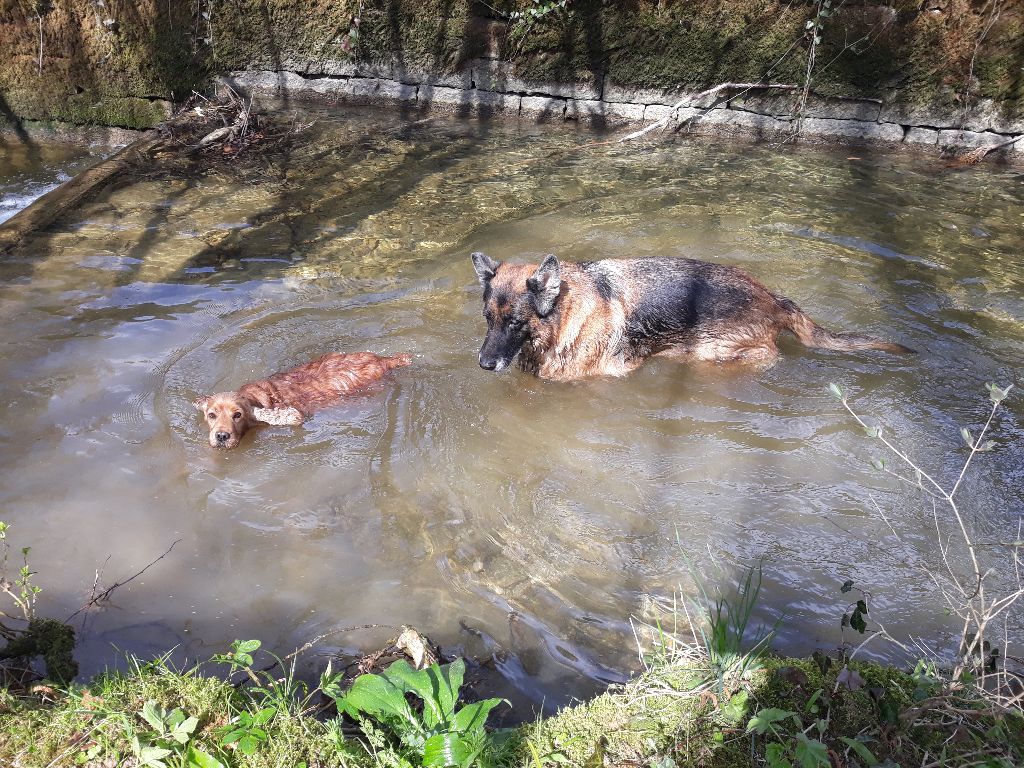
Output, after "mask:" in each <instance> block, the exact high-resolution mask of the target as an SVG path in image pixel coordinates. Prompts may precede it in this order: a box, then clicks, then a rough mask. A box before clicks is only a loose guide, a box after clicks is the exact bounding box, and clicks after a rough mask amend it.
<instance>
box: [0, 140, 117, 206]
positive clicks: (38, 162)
mask: <svg viewBox="0 0 1024 768" xmlns="http://www.w3.org/2000/svg"><path fill="white" fill-rule="evenodd" d="M110 149H111V148H110V147H107V146H100V145H94V146H87V145H84V144H70V143H60V142H53V141H43V142H36V141H33V142H30V143H25V142H23V141H21V140H20V139H19V138H18V137H17V136H15V135H14V134H0V223H3V222H5V221H7V219H9V218H11V217H12V216H13V215H14V214H16V213H17V212H18V211H20V210H22V209H23V208H25V207H27V206H28V205H29V204H30V203H31V202H32V201H33V200H35V199H36V198H38V197H41V196H42V195H45V194H46V193H47V192H49V191H50V190H51V189H56V188H57V186H59V185H60V184H62V183H63V182H65V181H67V180H68V179H70V178H71V177H72V176H74V175H75V174H76V173H78V172H80V171H82V170H84V169H85V168H87V167H88V166H89V165H91V164H92V163H94V162H96V160H98V159H100V158H101V157H103V156H104V155H106V154H109V153H110Z"/></svg>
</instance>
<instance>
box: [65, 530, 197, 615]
mask: <svg viewBox="0 0 1024 768" xmlns="http://www.w3.org/2000/svg"><path fill="white" fill-rule="evenodd" d="M180 541H181V539H175V540H174V541H172V542H171V546H169V547H168V548H167V550H166V551H165V552H164V553H163V554H162V555H160V557H158V558H157V559H156V560H152V561H150V563H149V564H148V565H147V566H146V567H145V568H143V569H142V570H141V571H138V572H137V573H135V574H134V575H132V576H129V577H128V578H127V579H125V580H124V581H115V582H114V583H113V584H111V585H110V586H109V587H107V588H106V589H105V590H103V591H102V592H100V593H99V594H96V585H95V584H94V585H93V596H92V597H90V598H89V600H88V601H86V603H85V605H83V606H82V607H81V608H79V609H78V610H77V611H75V612H74V613H72V614H71V615H70V616H68V617H67V619H65V620H64V623H65V624H70V623H71V620H72V619H74V618H75V616H77V615H78V614H80V613H82V612H83V611H87V610H89V609H90V608H92V607H93V606H94V605H96V604H97V603H101V602H103V601H104V600H106V599H107V598H109V597H110V595H111V593H112V592H113V591H114V590H115V589H117V588H118V587H123V586H124V585H125V584H127V583H128V582H129V581H134V580H135V579H137V578H139V576H141V575H142V574H144V573H145V572H146V571H148V570H149V569H150V568H152V567H153V566H154V565H156V564H157V563H159V562H160V561H161V560H163V559H164V558H165V557H167V556H168V555H169V554H171V550H172V549H174V545H175V544H177V543H178V542H180Z"/></svg>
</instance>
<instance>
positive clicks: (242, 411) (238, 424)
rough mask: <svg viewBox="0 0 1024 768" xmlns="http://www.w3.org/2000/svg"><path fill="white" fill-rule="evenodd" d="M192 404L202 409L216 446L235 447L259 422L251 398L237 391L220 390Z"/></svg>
mask: <svg viewBox="0 0 1024 768" xmlns="http://www.w3.org/2000/svg"><path fill="white" fill-rule="evenodd" d="M192 405H194V406H195V407H196V408H197V409H198V410H200V411H202V413H203V418H204V419H205V420H206V425H207V426H208V427H209V428H210V445H212V446H213V447H214V448H234V447H235V446H236V445H238V441H239V440H241V439H242V435H244V434H245V433H246V432H247V431H248V430H249V428H250V427H253V426H255V425H256V424H257V419H256V416H255V415H254V414H253V405H252V403H251V402H250V401H249V398H247V397H243V396H242V395H240V394H238V393H237V392H218V393H217V394H215V395H210V396H209V397H201V398H199V399H198V400H196V401H195V402H194V403H192Z"/></svg>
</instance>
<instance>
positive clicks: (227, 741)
mask: <svg viewBox="0 0 1024 768" xmlns="http://www.w3.org/2000/svg"><path fill="white" fill-rule="evenodd" d="M276 714H277V707H264V708H263V709H261V710H260V711H259V712H256V713H252V712H239V713H238V715H237V716H236V717H235V718H234V719H233V720H232V721H231V722H230V723H228V724H227V725H225V726H224V727H223V728H221V729H220V733H221V734H222V738H221V741H220V743H221V744H222V745H223V746H229V745H231V744H234V745H235V746H236V747H237V749H238V751H239V752H241V753H242V754H243V755H251V754H252V753H253V752H255V751H256V749H257V748H258V747H259V746H260V744H263V743H265V742H266V741H267V740H268V736H267V732H266V730H265V729H264V726H266V724H267V723H269V722H270V721H271V720H273V719H274V716H275V715H276Z"/></svg>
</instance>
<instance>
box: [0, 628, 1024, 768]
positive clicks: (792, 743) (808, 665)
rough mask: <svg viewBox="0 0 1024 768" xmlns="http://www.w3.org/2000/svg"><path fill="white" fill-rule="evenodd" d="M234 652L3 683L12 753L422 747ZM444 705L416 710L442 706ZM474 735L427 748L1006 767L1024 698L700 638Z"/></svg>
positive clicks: (353, 754) (529, 755) (38, 767)
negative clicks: (983, 694) (1008, 700)
mask: <svg viewBox="0 0 1024 768" xmlns="http://www.w3.org/2000/svg"><path fill="white" fill-rule="evenodd" d="M246 647H249V648H250V650H251V644H250V645H249V646H245V645H241V646H240V645H238V644H236V648H235V651H236V652H237V651H238V650H239V648H241V649H242V653H243V655H244V653H245V650H244V649H245V648H246ZM233 658H234V659H235V661H237V656H232V654H228V655H226V656H221V657H219V658H217V657H215V659H214V660H213V661H211V662H210V663H207V664H205V665H201V666H199V667H195V668H192V669H189V670H185V671H175V670H173V669H171V668H170V667H169V666H168V665H167V664H166V663H165V662H164V661H161V660H156V661H154V662H149V663H142V662H135V663H134V664H133V667H132V671H130V672H127V673H123V674H122V673H111V674H107V675H102V676H100V677H98V678H96V679H95V680H93V681H92V682H91V683H89V684H87V685H75V686H71V687H69V688H66V689H62V688H58V687H56V686H53V685H50V684H37V685H34V686H32V687H31V688H30V689H29V690H28V691H26V692H24V693H21V694H15V693H12V692H11V691H9V690H4V691H0V759H2V760H3V762H4V764H5V765H10V766H12V767H13V768H61V766H73V765H86V766H89V767H90V768H101V767H105V766H112V765H132V766H151V767H152V768H161V766H175V765H180V766H186V765H187V766H195V767H196V768H217V766H218V765H220V766H230V767H231V768H270V767H271V766H307V768H317V767H319V766H335V765H343V766H352V767H353V768H364V767H365V768H376V767H377V766H402V765H418V764H420V762H419V761H418V760H416V759H415V755H416V749H417V747H416V744H415V743H414V742H413V741H412V740H410V739H409V738H404V739H403V737H402V734H403V732H404V731H403V727H404V726H403V724H402V722H400V721H396V720H395V719H394V718H390V717H386V716H385V715H384V714H381V713H380V712H378V713H377V714H376V716H370V715H367V714H366V713H365V712H364V713H363V714H362V715H360V716H359V717H355V718H353V717H343V716H341V715H339V714H338V708H339V707H341V708H346V704H345V703H344V702H345V699H344V698H343V697H342V694H341V692H340V691H339V690H338V688H337V686H336V685H335V684H334V683H332V677H331V670H330V668H329V667H328V669H327V670H326V671H325V675H324V677H322V678H321V685H320V687H315V688H313V690H310V688H308V687H306V686H305V684H303V683H302V682H300V681H298V680H297V679H295V678H294V677H293V674H294V667H289V665H288V663H281V664H280V665H279V666H275V665H274V664H273V662H272V664H271V667H270V668H269V670H270V671H265V672H264V671H261V669H267V668H264V667H263V663H264V662H265V661H267V660H269V657H259V655H258V654H257V660H253V659H252V658H251V657H250V658H249V659H248V662H247V663H246V662H245V660H243V662H242V663H241V665H240V666H241V667H242V669H241V671H240V672H236V674H235V676H234V677H233V678H230V681H229V680H225V679H224V674H225V673H226V672H227V669H228V668H229V667H227V666H225V664H229V663H230V662H231V660H232V659H233ZM216 662H221V663H220V664H218V663H216ZM401 663H403V664H404V662H401ZM238 666H239V665H237V664H236V665H235V666H234V667H231V668H232V669H237V668H238ZM437 679H445V680H447V679H449V677H447V676H444V675H442V676H441V677H439V678H437ZM377 680H380V678H379V677H378V678H377ZM455 687H456V689H457V688H458V685H457V684H456V686H455ZM381 690H383V689H381ZM410 690H411V689H410ZM385 693H386V691H385V692H383V693H379V696H380V700H384V698H385V696H384V694H385ZM399 698H400V700H402V701H404V698H403V697H399ZM336 700H337V701H338V703H337V704H336ZM432 706H433V705H432V704H431V703H429V702H428V703H427V705H426V707H425V708H424V709H422V710H421V709H419V708H413V709H412V710H410V712H411V717H412V718H414V719H419V718H426V721H427V722H428V723H429V722H430V720H429V718H430V715H429V711H430V710H431V707H432ZM449 707H450V708H454V703H453V702H449ZM471 707H472V705H469V706H466V707H465V711H471ZM501 710H502V707H501V706H499V707H498V708H497V709H496V710H495V712H494V715H500V714H501ZM484 717H486V715H484ZM458 719H459V718H457V717H456V718H454V720H456V721H457V720H458ZM462 720H466V718H465V717H463V718H462ZM491 720H492V721H494V720H500V718H497V717H494V716H492V718H491ZM479 722H480V723H482V722H483V721H482V720H480V721H479ZM454 728H455V726H451V727H450V729H451V730H454ZM441 730H443V728H442V729H441ZM479 738H480V739H482V741H481V743H480V744H478V745H477V746H478V747H479V752H478V754H477V755H476V756H475V757H474V758H472V759H470V760H468V761H458V760H454V759H451V762H446V760H445V759H442V760H441V761H440V762H437V761H435V762H433V763H431V762H429V758H425V759H424V761H423V764H424V765H430V764H432V765H446V764H456V763H459V764H463V765H469V764H471V763H472V764H478V765H486V766H513V765H521V766H526V765H530V766H534V767H535V768H538V767H539V766H542V765H562V766H580V767H581V768H582V767H583V766H600V765H616V766H621V765H645V766H721V767H722V768H726V767H728V768H738V767H739V766H754V765H764V764H767V765H772V766H782V765H790V764H801V765H806V766H821V767H822V768H827V767H828V766H873V765H927V766H957V765H982V764H983V765H987V766H1006V767H1007V768H1009V766H1013V765H1020V764H1021V761H1022V760H1024V721H1022V718H1021V715H1020V712H1019V711H1017V710H1012V709H1007V710H1000V709H998V708H994V707H993V706H992V704H991V703H990V702H987V701H985V700H983V699H981V698H979V697H977V696H975V695H974V694H971V693H970V692H969V691H968V690H967V688H965V687H964V686H958V685H951V684H950V683H949V681H945V680H943V678H942V677H941V674H940V673H939V672H937V671H936V670H935V668H934V667H931V666H928V665H923V664H919V665H918V668H917V669H916V670H915V671H914V672H913V673H907V672H903V671H900V670H897V669H894V668H891V667H886V666H881V665H877V664H870V663H858V662H849V663H847V664H844V663H840V662H839V661H838V660H836V659H834V658H831V657H826V656H823V655H816V657H815V658H814V659H789V658H780V657H773V656H765V657H760V658H759V657H757V656H749V657H744V658H743V660H742V662H741V663H738V664H736V665H732V666H726V667H723V666H722V665H721V664H718V663H716V662H715V660H713V659H712V657H710V656H709V655H708V654H707V653H705V652H703V651H701V650H698V649H697V648H695V647H689V648H687V649H685V651H684V652H682V653H679V649H678V648H675V649H674V650H673V652H671V653H669V654H667V655H666V654H664V653H661V654H656V655H655V656H653V657H650V658H649V660H648V663H647V668H646V671H644V672H643V673H642V674H640V675H639V676H638V677H637V678H635V679H634V680H632V681H631V682H629V683H627V684H626V685H623V686H616V687H613V688H612V689H610V690H609V691H608V692H607V693H605V694H602V695H601V696H598V697H597V698H595V699H593V700H591V701H588V702H584V703H579V704H576V705H575V706H569V707H566V708H564V709H562V710H561V711H559V712H558V713H557V714H556V715H554V716H553V717H549V718H544V719H539V720H536V721H533V722H528V723H526V724H525V725H521V726H518V727H515V728H513V729H499V730H490V731H488V732H487V733H486V734H485V733H484V731H483V730H482V728H481V729H480V730H479ZM421 749H422V748H421ZM428 754H429V752H428Z"/></svg>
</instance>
